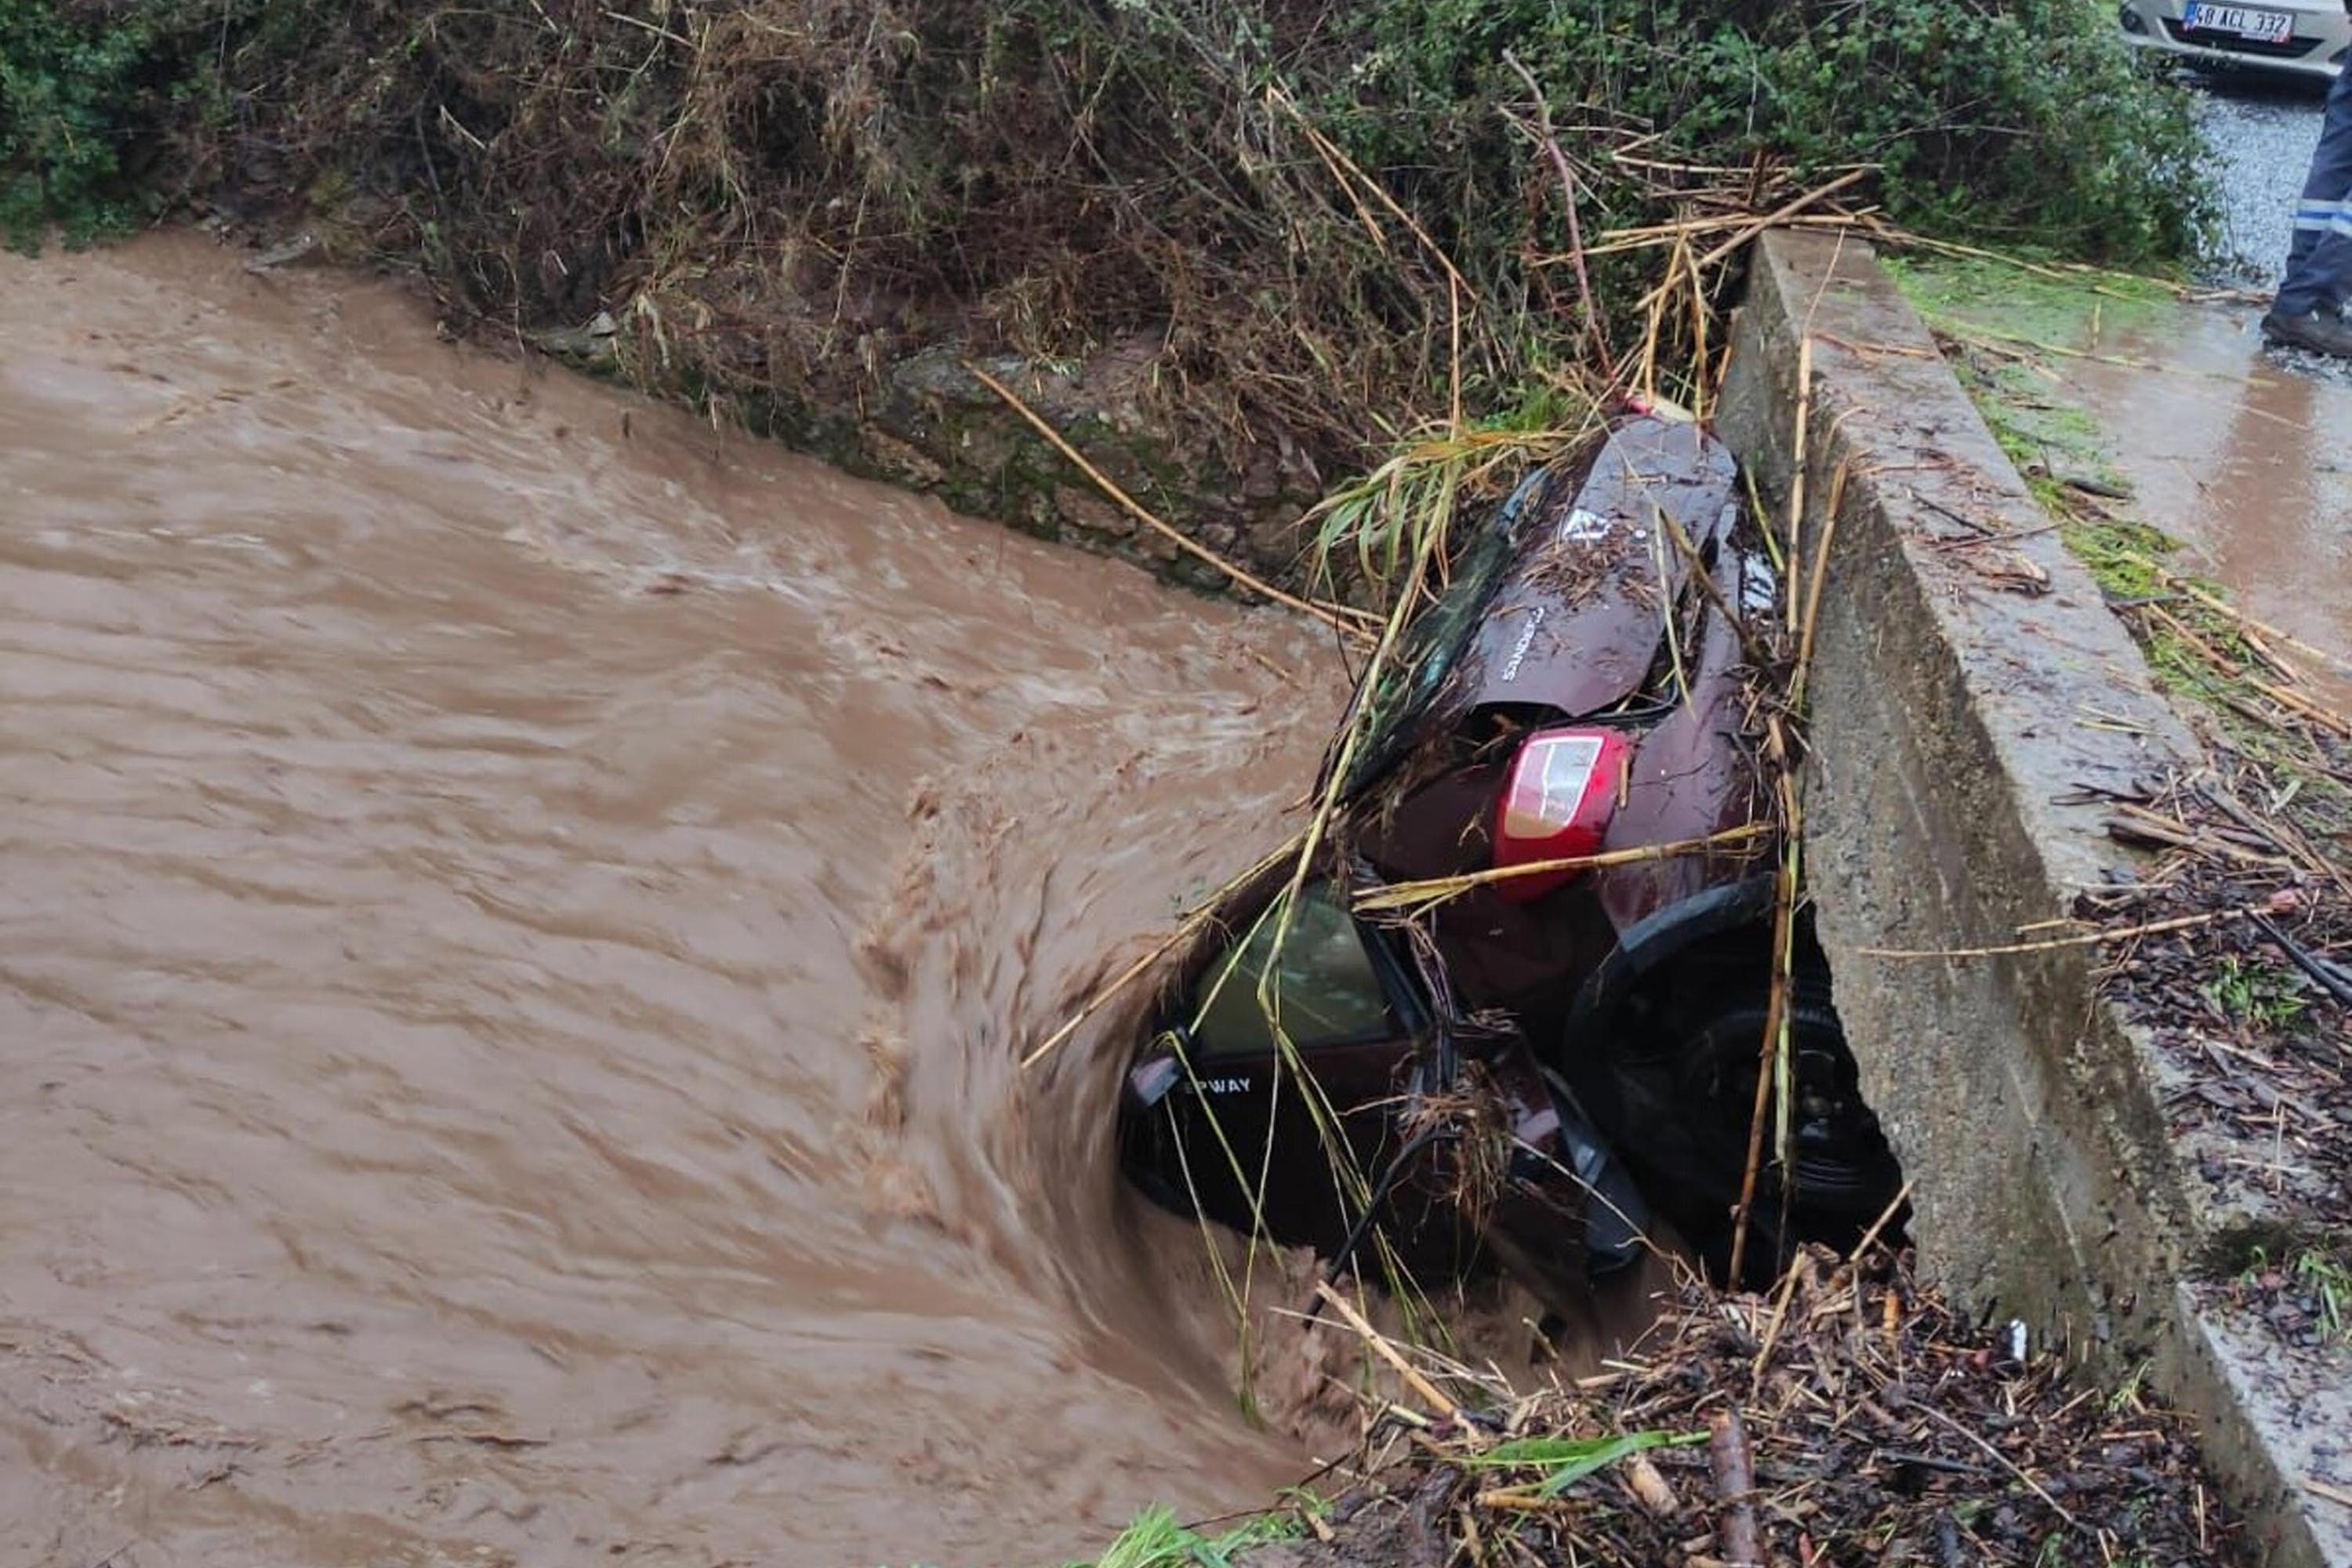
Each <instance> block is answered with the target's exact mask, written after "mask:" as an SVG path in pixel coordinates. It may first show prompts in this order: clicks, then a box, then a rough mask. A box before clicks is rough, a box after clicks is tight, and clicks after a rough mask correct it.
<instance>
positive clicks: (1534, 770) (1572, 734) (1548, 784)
mask: <svg viewBox="0 0 2352 1568" xmlns="http://www.w3.org/2000/svg"><path fill="white" fill-rule="evenodd" d="M1632 752H1633V747H1632V745H1631V744H1630V743H1629V742H1627V741H1626V739H1625V737H1624V736H1622V735H1621V734H1619V733H1618V732H1617V731H1614V730H1538V731H1536V732H1535V733H1534V734H1532V735H1530V736H1528V738H1527V741H1526V742H1524V743H1523V744H1522V745H1521V746H1520V747H1519V752H1518V755H1517V756H1516V757H1513V758H1512V759H1511V773H1510V778H1509V780H1508V781H1507V783H1506V784H1504V786H1503V795H1502V801H1501V804H1500V805H1499V806H1498V808H1497V810H1496V823H1495V865H1496V868H1498V869H1499V868H1504V867H1508V866H1532V865H1538V864H1540V863H1541V862H1543V861H1546V860H1570V859H1575V858H1579V857H1581V856H1585V855H1590V854H1591V853H1593V852H1594V851H1595V850H1597V849H1599V848H1600V847H1601V839H1603V838H1604V837H1607V836H1608V833H1609V819H1610V817H1611V816H1613V815H1615V813H1616V810H1617V796H1618V792H1619V790H1620V789H1621V788H1622V786H1623V783H1624V779H1625V764H1626V761H1627V759H1628V758H1629V757H1630V756H1631V755H1632ZM1575 875H1576V868H1573V867H1570V868H1566V869H1563V870H1556V871H1532V872H1529V873H1528V874H1527V875H1525V876H1519V877H1506V878H1504V879H1502V880H1500V881H1498V882H1496V884H1495V890H1496V892H1497V893H1500V894H1501V895H1502V896H1503V897H1504V898H1506V899H1507V900H1510V901H1511V902H1513V903H1526V902H1528V901H1529V900H1534V899H1540V898H1542V897H1543V896H1544V895H1545V894H1546V893H1549V892H1550V891H1552V890H1553V889H1556V888H1558V887H1559V886H1560V885H1561V884H1562V883H1564V882H1567V881H1568V880H1569V879H1571V878H1573V877H1574V876H1575Z"/></svg>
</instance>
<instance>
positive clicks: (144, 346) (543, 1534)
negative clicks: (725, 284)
mask: <svg viewBox="0 0 2352 1568" xmlns="http://www.w3.org/2000/svg"><path fill="white" fill-rule="evenodd" d="M1333 666H1334V661H1333V659H1332V658H1331V656H1330V650H1329V648H1328V643H1323V642H1318V639H1317V638H1315V637H1312V636H1310V635H1308V634H1307V632H1305V631H1302V630H1300V629H1299V628H1297V626H1294V625H1292V624H1291V623H1288V622H1286V621H1283V620H1280V619H1277V618H1276V617H1274V616H1266V615H1257V614H1250V613H1244V612H1242V611H1238V610H1236V609H1234V608H1232V607H1229V606H1225V605H1216V604H1210V603H1206V602H1203V601H1202V600H1200V599H1197V598H1194V597H1192V596H1189V595H1182V594H1180V593H1177V592H1174V591H1171V590H1168V589H1164V588H1161V587H1160V586H1158V585H1156V584H1154V583H1152V582H1151V581H1150V580H1149V579H1148V578H1147V577H1145V576H1144V575H1143V574H1140V573H1139V572H1137V571H1135V570H1134V569H1132V568H1130V567H1128V566H1124V565H1121V564H1118V563H1110V562H1106V561H1100V560H1095V559H1090V558H1086V557H1081V556H1077V555H1074V554H1071V553H1068V552H1059V551H1055V550H1052V549H1049V548H1047V547H1045V546H1042V545H1039V544H1036V543H1034V542H1030V541H1028V540H1025V539H1023V538H1020V537H1017V536H1015V535H1013V534H1012V533H1010V532H1008V531H1004V530H1003V529H999V528H994V527H987V526H982V525H979V524H974V523H970V522H966V521H962V520H961V519H958V518H956V517H954V516H951V515H950V514H949V513H947V512H946V511H944V510H941V509H940V508H939V507H937V506H935V505H932V504H929V503H927V502H923V501H919V500H909V499H907V498H905V497H902V496H899V495H897V494H894V493H892V492H889V491H887V490H884V489H877V488H874V487H871V486H867V485H864V484H860V483H856V482H853V481H851V480H849V479H844V478H842V477H840V476H838V475H836V474H835V473H833V472H831V471H829V470H827V469H825V468H822V467H819V466H816V465H814V464H812V463H808V462H804V461H800V460H796V459H794V458H791V457H789V456H786V455H784V454H782V453H781V452H779V451H776V450H774V449H772V448H768V447H760V446H756V445H754V444H751V443H749V442H746V441H743V440H740V439H736V438H731V437H730V438H723V439H722V438H720V437H716V436H715V435H714V434H713V432H712V431H711V430H710V429H709V427H708V426H701V425H698V424H696V423H694V422H693V421H691V420H689V419H688V418H686V417H684V416H678V415H673V414H669V413H667V412H664V411H662V410H659V409H656V408H653V407H650V406H648V405H645V404H643V403H641V402H637V401H635V400H632V399H629V398H626V397H625V396H622V395H618V394H615V393H613V392H610V391H607V390H604V389H603V388H599V387H595V386H593V385H591V384H586V383H584V382H581V381H578V380H575V379H572V378H570V377H567V376H565V375H562V374H549V373H547V372H545V371H544V370H534V369H532V368H530V367H526V366H521V365H518V364H515V363H508V362H505V361H501V360H499V359H495V358H492V357H489V356H485V355H480V354H477V353H467V352H466V351H462V350H459V349H457V348H452V347H449V346H446V345H445V344H443V343H440V342H436V340H435V337H434V335H433V332H432V330H431V325H430V321H429V319H428V318H426V317H425V315H423V314H422V313H421V312H420V311H419V310H418V309H417V308H415V306H414V305H413V304H412V303H411V302H410V301H408V300H405V299H404V298H401V297H399V296H396V295H394V294H392V293H389V292H385V291H381V290H377V289H372V288H370V287H368V286H366V285H364V284H355V283H353V282H352V280H350V279H330V278H325V277H320V276H317V275H297V274H273V275H269V276H266V277H257V276H251V275H248V274H247V273H246V272H244V271H243V270H242V269H241V268H239V267H238V265H237V258H236V257H235V256H233V255H232V254H231V253H229V252H226V251H223V250H220V249H217V248H215V247H213V246H212V245H211V244H210V243H209V242H207V241H205V240H203V239H200V238H196V237H162V238H155V239H150V240H146V241H142V242H141V243H139V244H137V245H134V246H132V247H129V248H128V249H126V250H122V251H117V252H106V253H99V254H89V255H80V256H61V255H56V254H52V255H50V256H48V257H47V258H43V259H40V260H37V261H27V260H25V259H22V258H16V257H6V258H0V1042H5V1045H0V1565H5V1568H16V1565H20V1564H24V1565H30V1564H41V1565H48V1564H56V1565H58V1568H91V1565H92V1564H96V1563H101V1562H103V1563H109V1564H110V1568H166V1565H170V1568H209V1565H214V1564H218V1565H221V1568H230V1565H234V1568H274V1565H278V1564H284V1565H287V1568H297V1565H299V1568H343V1565H351V1568H393V1565H395V1564H396V1565H402V1568H407V1565H418V1568H422V1565H426V1564H434V1565H441V1564H447V1565H460V1564H462V1565H466V1568H477V1565H495V1564H511V1565H516V1568H524V1565H532V1568H535V1565H540V1564H546V1565H557V1564H563V1565H584V1564H590V1563H611V1564H614V1565H615V1568H652V1565H656V1564H658V1565H662V1568H669V1565H679V1568H715V1565H718V1564H722V1563H731V1564H791V1565H795V1568H797V1565H803V1564H805V1565H813V1568H824V1565H829V1564H845V1565H846V1564H857V1565H870V1564H877V1563H902V1564H903V1563H916V1562H923V1563H934V1564H952V1565H962V1568H979V1565H983V1564H993V1563H1049V1562H1053V1561H1056V1560H1059V1559H1060V1558H1062V1557H1064V1556H1067V1555H1070V1554H1074V1553H1076V1552H1081V1551H1084V1550H1085V1549H1087V1548H1088V1547H1090V1546H1095V1545H1098V1544H1099V1543H1100V1542H1102V1540H1103V1539H1104V1538H1105V1537H1106V1536H1107V1535H1108V1533H1110V1532H1111V1531H1114V1530H1115V1529H1117V1528H1118V1526H1119V1525H1120V1524H1122V1523H1123V1522H1125V1521H1126V1520H1127V1519H1128V1518H1129V1516H1130V1515H1131V1514H1132V1513H1133V1511H1134V1510H1135V1509H1136V1508H1137V1507H1138V1506H1139V1505H1140V1504H1142V1503H1144V1502H1146V1501H1149V1500H1167V1501H1169V1502H1171V1503H1172V1504H1175V1505H1176V1506H1178V1507H1179V1508H1180V1510H1190V1511H1192V1512H1195V1513H1209V1512H1214V1511H1216V1510H1219V1509H1221V1508H1227V1507H1236V1506H1242V1505H1244V1504H1246V1503H1249V1502H1252V1501H1262V1500H1263V1499H1264V1497H1265V1495H1266V1490H1267V1489H1268V1487H1269V1486H1270V1485H1272V1484H1275V1483H1277V1482H1279V1481H1282V1480H1285V1479H1293V1478H1295V1476H1296V1475H1297V1470H1298V1468H1300V1464H1301V1454H1300V1452H1299V1451H1298V1450H1297V1448H1295V1447H1292V1446H1291V1445H1289V1444H1287V1443H1286V1442H1282V1441H1278V1440H1276V1439H1275V1438H1273V1437H1269V1436H1256V1435H1254V1434H1253V1432H1252V1430H1251V1428H1250V1427H1248V1426H1245V1425H1244V1423H1243V1422H1242V1421H1241V1420H1240V1419H1239V1417H1238V1416H1237V1415H1236V1414H1235V1405H1234V1395H1233V1368H1232V1365H1231V1352H1232V1340H1231V1332H1230V1330H1229V1329H1228V1328H1227V1327H1226V1326H1225V1320H1224V1315H1223V1312H1222V1311H1221V1309H1220V1307H1219V1305H1218V1298H1217V1296H1216V1294H1215V1292H1214V1291H1213V1290H1212V1289H1209V1288H1208V1287H1207V1286H1206V1285H1205V1284H1204V1283H1202V1281H1201V1279H1200V1276H1201V1274H1202V1269H1201V1268H1200V1266H1199V1265H1198V1263H1197V1260H1196V1259H1195V1258H1194V1257H1193V1255H1195V1254H1197V1253H1198V1251H1199V1242H1198V1239H1197V1237H1195V1236H1194V1235H1193V1234H1192V1233H1191V1232H1188V1231H1187V1230H1185V1229H1184V1228H1183V1227H1181V1226H1176V1225H1175V1224H1173V1223H1172V1222H1165V1221H1161V1220H1160V1219H1158V1218H1156V1217H1155V1216H1153V1215H1148V1214H1142V1213H1139V1212H1137V1211H1135V1210H1134V1209H1133V1207H1132V1206H1131V1205H1129V1204H1128V1203H1127V1202H1126V1201H1125V1200H1124V1199H1123V1198H1122V1197H1121V1196H1120V1195H1119V1193H1118V1184H1117V1182H1116V1179H1115V1177H1114V1174H1113V1173H1112V1170H1111V1166H1110V1151H1109V1137H1110V1127H1109V1119H1108V1110H1109V1105H1110V1101H1111V1096H1112V1094H1113V1091H1114V1086H1115V1082H1116V1078H1117V1072H1118V1066H1119V1062H1118V1053H1119V1050H1120V1047H1121V1045H1122V1043H1123V1042H1122V1041H1121V1040H1120V1039H1119V1038H1118V1036H1117V1031H1116V1029H1115V1028H1107V1027H1097V1028H1093V1029H1090V1030H1088V1031H1087V1032H1085V1033H1082V1034H1081V1035H1080V1036H1079V1037H1077V1038H1076V1039H1075V1040H1074V1041H1073V1042H1072V1043H1071V1045H1070V1046H1069V1047H1067V1048H1066V1050H1065V1051H1063V1052H1062V1053H1060V1054H1059V1055H1057V1056H1056V1057H1055V1058H1053V1059H1052V1060H1051V1061H1049V1062H1048V1063H1047V1064H1046V1065H1045V1066H1044V1067H1041V1068H1037V1069H1035V1070H1034V1071H1032V1072H1030V1073H1027V1074H1024V1073H1022V1072H1020V1071H1019V1070H1018V1068H1017V1067H1016V1057H1017V1056H1018V1054H1019V1053H1020V1051H1021V1050H1022V1049H1023V1048H1024V1047H1025V1046H1027V1045H1029V1044H1032V1043H1034V1041H1036V1040H1037V1039H1038V1038H1040V1037H1043V1036H1044V1035H1045V1034H1046V1033H1047V1032H1048V1031H1050V1029H1051V1028H1052V1027H1053V1026H1055V1024H1057V1023H1059V1022H1060V1021H1061V1020H1062V1019H1063V1018H1064V1017H1065V1016H1067V1015H1068V1014H1069V1012H1070V1010H1071V1008H1072V1006H1073V1005H1074V1003H1075V1002H1076V1000H1077V999H1078V998H1079V997H1081V996H1082V995H1083V994H1085V993H1086V992H1087V989H1088V988H1089V986H1090V984H1092V983H1093V982H1095V981H1097V979H1099V978H1100V977H1101V976H1102V975H1103V974H1105V973H1107V972H1108V971H1110V970H1113V969H1115V968H1117V967H1118V965H1119V964H1120V963H1123V962H1124V961H1125V960H1126V959H1127V958H1129V957H1130V956H1132V955H1133V954H1134V953H1135V952H1138V951H1139V947H1140V942H1141V940H1142V939H1143V938H1144V936H1145V935H1146V934H1147V933H1150V932H1153V931H1157V930H1158V929H1160V928H1161V927H1162V926H1164V925H1165V923H1166V922H1167V921H1168V919H1169V917H1170V916H1171V912H1172V911H1173V910H1175V908H1176V907H1177V906H1178V904H1179V903H1180V902H1181V901H1182V900H1185V899H1186V898H1187V897H1188V896H1197V895H1198V894H1199V893H1200V892H1201V891H1202V888H1203V886H1204V885H1205V884H1209V883H1213V882H1215V881H1217V880H1220V879H1223V877H1224V876H1225V875H1226V874H1228V873H1230V872H1231V871H1234V870H1236V869H1238V868H1240V867H1241V865H1242V864H1243V862H1244V860H1246V859H1247V858H1250V857H1251V856H1252V855H1253V854H1255V852H1256V851H1257V850H1259V849H1260V848H1262V847H1265V846H1266V845H1267V844H1268V843H1270V842H1271V841H1273V839H1274V838H1275V837H1276V835H1277V831H1278V825H1277V818H1278V816H1280V814H1281V813H1282V812H1283V811H1284V810H1285V808H1286V806H1287V805H1289V804H1290V802H1291V801H1292V800H1293V798H1294V797H1295V796H1296V795H1297V794H1298V793H1299V792H1300V790H1301V789H1302V787H1303V786H1304V785H1305V784H1306V783H1307V780H1308V779H1309V778H1310V777H1311V773H1312V769H1313V765H1314V762H1315V758H1316V752H1317V749H1318V743H1319V741H1320V739H1321V737H1322V736H1323V735H1325V734H1326V733H1328V721H1329V719H1330V717H1331V714H1332V712H1333V710H1334V709H1335V706H1336V702H1337V699H1338V697H1339V695H1340V692H1339V687H1338V685H1337V678H1336V676H1335V675H1334V673H1333Z"/></svg>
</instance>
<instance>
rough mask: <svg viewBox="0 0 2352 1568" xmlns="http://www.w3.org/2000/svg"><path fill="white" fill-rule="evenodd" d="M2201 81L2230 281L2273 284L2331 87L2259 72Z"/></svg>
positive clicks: (2224, 264)
mask: <svg viewBox="0 0 2352 1568" xmlns="http://www.w3.org/2000/svg"><path fill="white" fill-rule="evenodd" d="M2200 86H2202V87H2204V88H2205V89H2206V96H2205V114H2204V125H2205V139H2206V141H2207V142H2210V144H2211V146H2212V150H2213V153H2214V157H2215V160H2216V163H2217V167H2216V168H2215V171H2214V173H2215V178H2216V182H2217V183H2218V184H2220V186H2221V201H2222V207H2223V221H2224V229H2223V235H2222V244H2223V250H2224V255H2223V257H2222V258H2221V268H2222V269H2223V271H2224V273H2225V275H2226V277H2227V279H2228V280H2229V281H2230V282H2232V283H2242V284H2244V285H2246V286H2247V287H2249V288H2268V287H2270V286H2271V285H2272V284H2273V283H2275V282H2276V281H2277V280H2278V279H2277V273H2278V268H2279V264H2280V262H2282V261H2283V260H2284V259H2285V257H2286V242H2287V223H2288V219H2289V216H2290V215H2291V214H2292V213H2293V212H2294V203H2295V199H2296V198H2297V197H2298V196H2300V195H2302V194H2303V176H2304V174H2305V172H2306V171H2307V170H2308V169H2309V168H2310V166H2311V149H2312V146H2313V144H2314V143H2315V142H2317V141H2318V139H2319V121H2320V110H2321V107H2322V101H2323V100H2324V98H2325V96H2326V89H2325V88H2324V87H2322V86H2321V85H2319V84H2317V83H2312V84H2309V85H2306V84H2305V83H2303V82H2301V81H2296V80H2292V79H2289V80H2285V81H2273V80H2272V79H2268V78H2263V77H2257V76H2254V75H2252V73H2245V74H2242V75H2241V74H2231V75H2230V76H2225V77H2214V78H2206V79H2202V80H2201V81H2200Z"/></svg>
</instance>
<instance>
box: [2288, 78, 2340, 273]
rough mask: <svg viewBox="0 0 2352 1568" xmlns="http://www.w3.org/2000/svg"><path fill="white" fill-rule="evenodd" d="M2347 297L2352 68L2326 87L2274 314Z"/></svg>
mask: <svg viewBox="0 0 2352 1568" xmlns="http://www.w3.org/2000/svg"><path fill="white" fill-rule="evenodd" d="M2347 299H2352V70H2347V71H2346V72H2345V73H2344V74H2343V75H2341V76H2339V77H2337V78H2336V85H2335V86H2333V87H2331V88H2330V89H2328V91H2327V111H2326V121H2324V122H2323V123H2322V125H2321V128H2320V132H2319V145H2318V146H2317V147H2316V148H2315V149H2314V150H2313V152H2312V154H2311V174H2310V176H2309V177H2308V178H2307V179H2305V182H2304V186H2303V200H2302V201H2301V202H2299V203H2297V204H2296V205H2295V211H2294V243H2293V244H2292V246H2290V247H2289V248H2288V251H2287V261H2286V275H2285V277H2284V279H2282V280H2281V282H2280V284H2279V291H2278V303H2277V307H2276V309H2275V310H2274V311H2273V314H2274V315H2276V316H2282V317H2296V316H2305V315H2309V314H2310V313H2311V312H2313V311H2314V310H2324V311H2327V312H2330V313H2333V312H2335V311H2337V310H2342V309H2343V307H2344V304H2345V301H2346V300H2347Z"/></svg>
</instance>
